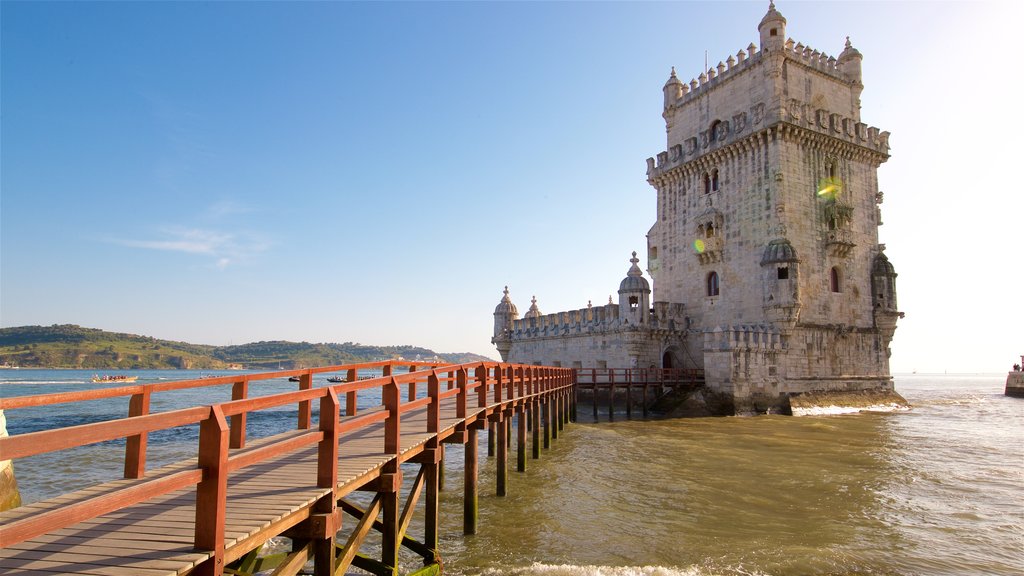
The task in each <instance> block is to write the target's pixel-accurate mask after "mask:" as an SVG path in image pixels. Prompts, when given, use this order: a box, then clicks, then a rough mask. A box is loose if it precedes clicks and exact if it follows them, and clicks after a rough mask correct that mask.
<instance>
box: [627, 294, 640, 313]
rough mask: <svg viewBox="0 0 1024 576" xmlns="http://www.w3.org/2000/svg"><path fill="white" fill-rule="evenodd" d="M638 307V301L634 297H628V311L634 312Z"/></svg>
mask: <svg viewBox="0 0 1024 576" xmlns="http://www.w3.org/2000/svg"><path fill="white" fill-rule="evenodd" d="M638 306H640V300H639V299H638V298H637V297H636V296H630V297H629V309H630V310H636V309H637V307H638Z"/></svg>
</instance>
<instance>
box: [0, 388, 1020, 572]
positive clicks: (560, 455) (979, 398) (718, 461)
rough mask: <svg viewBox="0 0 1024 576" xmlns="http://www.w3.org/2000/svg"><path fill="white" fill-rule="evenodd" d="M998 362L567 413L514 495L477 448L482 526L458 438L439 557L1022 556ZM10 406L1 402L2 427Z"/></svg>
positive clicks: (916, 567)
mask: <svg viewBox="0 0 1024 576" xmlns="http://www.w3.org/2000/svg"><path fill="white" fill-rule="evenodd" d="M171 374H173V377H174V378H180V377H181V376H180V373H171ZM0 378H2V376H0ZM1004 378H1005V376H1004V375H991V376H944V375H938V376H929V375H913V376H910V375H908V376H897V378H896V387H897V391H899V392H900V393H902V394H903V395H904V396H905V397H906V398H907V399H908V400H909V401H910V402H911V403H912V404H913V405H914V408H913V410H911V411H909V412H904V413H887V414H857V415H846V416H815V417H799V418H794V417H786V416H760V417H753V418H705V419H690V420H662V421H637V420H634V421H626V420H621V419H620V420H617V421H615V422H599V423H577V424H571V425H570V426H569V428H568V429H567V430H566V431H565V433H564V434H563V435H561V436H560V437H559V439H558V440H557V441H555V443H554V445H553V447H552V449H550V450H548V451H546V452H545V453H544V454H543V455H542V458H541V460H539V461H535V460H530V461H529V463H528V464H529V470H528V472H527V473H526V474H519V473H516V472H511V473H510V478H509V496H507V497H504V498H498V497H496V496H493V493H494V490H493V486H494V470H493V464H492V462H481V497H480V520H479V527H480V531H479V534H477V535H475V536H470V537H464V536H463V535H462V533H461V527H462V518H461V510H462V502H461V495H462V490H461V484H462V474H461V467H462V458H463V453H462V450H461V448H460V447H457V446H451V447H449V448H448V449H447V459H446V463H445V469H446V488H447V489H446V490H445V491H444V492H442V505H441V507H442V514H443V516H442V543H441V551H442V555H443V559H444V565H445V571H446V572H447V573H449V574H523V575H527V574H539V575H558V576H561V575H567V576H576V575H594V574H601V575H615V576H624V575H644V576H647V575H650V576H656V575H657V576H662V575H664V576H671V575H677V574H686V575H701V576H703V575H712V574H721V575H733V574H772V575H774V574H779V575H790V574H792V575H802V574H828V575H840V574H886V575H918V574H926V575H932V574H935V575H946V574H948V575H960V574H993V575H1018V574H1021V573H1024V400H1022V399H1015V398H1008V397H1005V396H1003V394H1002V391H1003V382H1004ZM33 386H36V385H33ZM38 386H39V387H40V389H39V390H38V391H39V392H41V391H43V390H42V388H43V387H44V386H43V385H38ZM11 388H15V386H11V385H8V386H3V387H2V388H0V393H2V394H3V395H5V396H11V395H14V394H12V391H11ZM17 388H22V387H21V386H18V387H17ZM285 389H292V388H291V387H287V385H286V384H285ZM23 393H25V392H23V391H22V390H20V389H19V390H18V394H23ZM120 410H121V408H120V407H118V409H117V411H118V412H120ZM17 412H19V411H14V412H12V413H9V414H8V415H7V416H8V426H9V428H10V429H11V432H12V433H16V432H17V427H18V426H19V416H18V414H17ZM582 415H583V414H581V416H582ZM62 417H63V418H69V419H73V418H75V417H76V416H75V415H72V414H64V415H63V416H62ZM77 417H81V418H85V417H86V416H84V415H78V416H77ZM282 418H283V422H282V423H280V425H282V426H287V425H290V423H292V422H294V420H292V419H291V418H292V415H291V413H288V414H286V415H283V416H282ZM266 425H267V426H270V427H272V426H273V425H278V424H273V425H272V424H271V423H269V422H268V423H267V424H266ZM482 436H483V435H482ZM481 440H482V441H484V440H483V438H482V439H481ZM181 443H182V442H180V441H172V440H168V441H167V442H165V443H162V444H158V445H157V446H153V447H152V449H153V450H154V451H157V452H160V451H162V450H164V448H162V447H161V446H164V445H166V446H168V447H172V446H175V445H179V444H181ZM168 449H170V448H168ZM101 452H108V453H111V455H110V456H108V457H107V458H109V460H111V462H112V463H113V464H112V465H113V469H114V470H115V471H116V470H119V465H120V452H119V450H118V449H117V447H116V446H110V447H106V448H96V449H93V451H92V453H90V454H86V455H82V456H80V458H83V459H88V460H89V461H90V462H96V460H97V458H98V457H99V456H98V454H99V453H101ZM481 454H486V449H485V448H484V449H482V450H481ZM77 458H79V457H75V458H64V459H63V460H62V462H61V464H60V465H61V470H62V471H63V472H62V473H63V474H64V475H66V476H67V477H68V478H70V477H72V476H76V477H77V476H79V475H80V468H81V466H80V464H81V462H80V461H78V460H76V459H77ZM151 458H153V455H151ZM513 462H514V460H513ZM53 465H54V462H52V461H51V462H49V463H48V464H47V463H32V464H31V465H30V463H29V462H28V461H25V462H22V461H18V462H16V463H15V470H16V473H17V475H18V479H19V483H21V484H22V486H23V488H24V489H25V492H26V493H27V494H29V495H30V496H31V497H30V499H35V498H39V497H47V496H49V495H51V494H49V493H48V491H52V490H54V489H56V486H48V487H46V488H45V489H43V488H40V487H39V486H36V485H35V484H37V483H38V484H40V486H42V485H45V484H47V482H46V481H45V480H44V479H45V477H46V474H40V473H38V472H36V471H34V470H32V469H31V468H36V467H44V466H50V467H52V466H53ZM79 482H81V480H80V479H79ZM413 531H416V529H415V528H414V529H413Z"/></svg>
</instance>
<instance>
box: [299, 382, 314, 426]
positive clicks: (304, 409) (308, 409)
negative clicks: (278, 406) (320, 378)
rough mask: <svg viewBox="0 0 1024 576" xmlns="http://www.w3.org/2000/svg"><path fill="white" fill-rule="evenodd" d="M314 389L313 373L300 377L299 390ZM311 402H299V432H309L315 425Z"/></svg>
mask: <svg viewBox="0 0 1024 576" xmlns="http://www.w3.org/2000/svg"><path fill="white" fill-rule="evenodd" d="M312 387H313V373H312V372H310V371H306V373H305V374H303V375H301V376H299V390H309V389H310V388H312ZM310 402H311V401H310V400H303V401H302V402H299V426H298V428H299V430H309V427H310V426H312V425H313V416H312V415H313V409H312V406H311V405H310Z"/></svg>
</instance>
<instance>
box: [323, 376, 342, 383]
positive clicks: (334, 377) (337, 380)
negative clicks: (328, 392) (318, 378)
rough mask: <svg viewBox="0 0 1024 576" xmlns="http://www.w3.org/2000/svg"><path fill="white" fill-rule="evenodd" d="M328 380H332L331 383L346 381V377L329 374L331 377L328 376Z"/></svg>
mask: <svg viewBox="0 0 1024 576" xmlns="http://www.w3.org/2000/svg"><path fill="white" fill-rule="evenodd" d="M327 381H328V382H331V383H335V384H336V383H338V382H344V381H345V379H344V378H342V377H341V376H329V377H328V378H327Z"/></svg>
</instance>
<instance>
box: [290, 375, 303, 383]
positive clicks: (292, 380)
mask: <svg viewBox="0 0 1024 576" xmlns="http://www.w3.org/2000/svg"><path fill="white" fill-rule="evenodd" d="M288 381H289V382H301V381H302V379H301V378H299V377H298V376H290V377H289V378H288Z"/></svg>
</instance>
